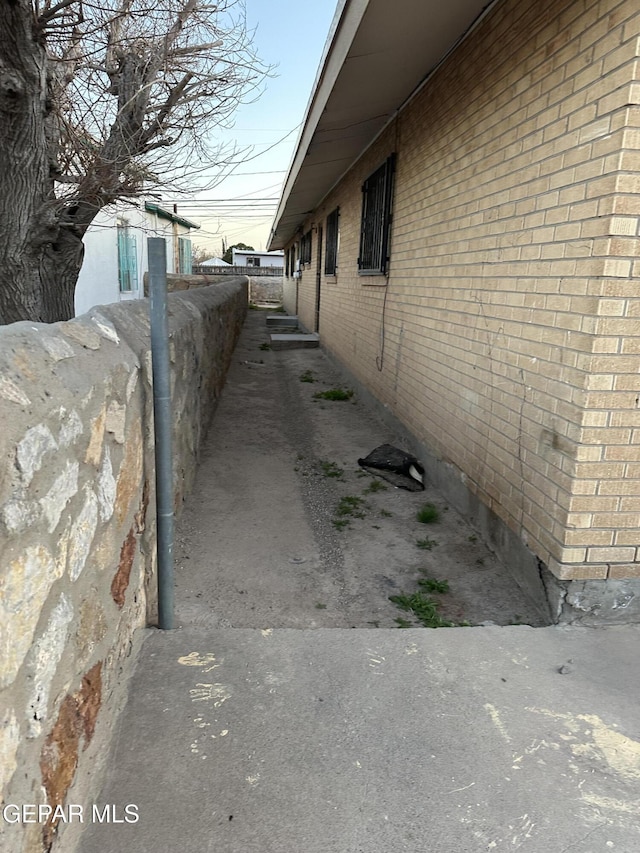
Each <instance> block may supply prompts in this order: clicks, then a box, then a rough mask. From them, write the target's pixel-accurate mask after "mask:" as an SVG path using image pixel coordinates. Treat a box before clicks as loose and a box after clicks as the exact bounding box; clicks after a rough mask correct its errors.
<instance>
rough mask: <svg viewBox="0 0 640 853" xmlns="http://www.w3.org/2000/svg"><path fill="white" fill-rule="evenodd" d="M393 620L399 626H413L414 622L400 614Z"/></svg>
mask: <svg viewBox="0 0 640 853" xmlns="http://www.w3.org/2000/svg"><path fill="white" fill-rule="evenodd" d="M393 621H394V622H395V623H396V625H397V626H398V628H411V627H412V623H411V622H409V620H408V619H403V618H402V616H398V618H397V619H394V620H393ZM376 627H377V626H376Z"/></svg>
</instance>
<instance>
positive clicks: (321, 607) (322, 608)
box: [316, 602, 327, 610]
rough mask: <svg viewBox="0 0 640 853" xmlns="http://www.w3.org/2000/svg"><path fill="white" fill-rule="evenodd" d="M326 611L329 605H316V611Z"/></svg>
mask: <svg viewBox="0 0 640 853" xmlns="http://www.w3.org/2000/svg"><path fill="white" fill-rule="evenodd" d="M326 609H327V605H326V604H321V603H320V602H318V603H317V604H316V610H326Z"/></svg>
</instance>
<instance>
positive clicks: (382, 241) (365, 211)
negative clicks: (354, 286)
mask: <svg viewBox="0 0 640 853" xmlns="http://www.w3.org/2000/svg"><path fill="white" fill-rule="evenodd" d="M395 165H396V155H395V154H392V155H391V156H390V157H388V158H387V160H386V161H385V162H384V163H383V164H382V166H380V167H379V168H378V169H376V171H375V172H373V173H372V174H371V175H369V177H368V178H367V180H366V181H365V182H364V184H363V185H362V220H361V225H360V255H359V257H358V272H360V273H361V274H363V275H380V274H383V275H384V274H385V273H386V272H387V268H388V265H389V233H390V230H391V208H392V200H393V179H394V174H395Z"/></svg>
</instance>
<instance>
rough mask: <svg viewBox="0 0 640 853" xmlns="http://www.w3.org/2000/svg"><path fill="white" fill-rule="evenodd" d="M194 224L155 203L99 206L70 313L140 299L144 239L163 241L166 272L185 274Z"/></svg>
mask: <svg viewBox="0 0 640 853" xmlns="http://www.w3.org/2000/svg"><path fill="white" fill-rule="evenodd" d="M199 227H200V226H199V225H196V223H195V222H191V221H190V220H189V219H185V218H184V217H183V216H179V215H178V214H177V213H175V212H171V211H169V210H166V209H165V208H163V207H161V206H160V205H159V204H157V203H156V202H150V201H138V202H129V203H127V204H124V203H118V204H116V205H110V206H109V207H106V208H104V209H103V210H101V211H100V213H99V214H98V215H97V216H96V218H95V219H94V221H93V222H92V224H91V226H90V227H89V229H88V231H87V233H86V234H85V236H84V239H83V243H84V246H85V253H84V262H83V264H82V269H81V270H80V276H79V278H78V284H77V286H76V294H75V307H76V315H78V314H83V313H84V312H85V311H88V310H89V309H90V308H92V307H93V306H94V305H104V304H107V303H110V302H118V301H120V300H126V299H139V298H141V296H142V295H143V287H142V282H143V276H144V273H145V272H146V271H147V270H148V262H147V237H164V238H165V240H166V244H167V272H170V273H171V272H173V273H191V237H190V235H191V231H192V230H194V229H197V228H199Z"/></svg>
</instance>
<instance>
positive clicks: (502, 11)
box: [299, 0, 640, 579]
mask: <svg viewBox="0 0 640 853" xmlns="http://www.w3.org/2000/svg"><path fill="white" fill-rule="evenodd" d="M639 36H640V10H639V9H638V5H637V2H636V0H580V2H572V1H571V0H505V1H504V2H503V3H501V4H499V5H498V6H497V7H496V8H495V9H494V10H493V11H492V13H491V14H489V15H488V16H487V17H486V18H485V20H484V21H483V22H482V23H481V24H480V25H479V27H478V28H477V29H476V30H475V31H474V32H473V33H472V34H471V35H470V37H469V38H468V39H467V40H466V41H465V42H464V43H463V44H462V45H461V47H459V48H458V50H457V51H456V52H455V53H454V54H453V55H452V56H451V57H450V58H449V59H448V60H447V62H446V63H445V64H444V65H443V66H442V67H441V68H440V69H439V70H438V71H437V72H436V74H435V75H434V77H433V78H432V79H431V81H430V82H429V83H428V84H427V85H426V86H425V87H424V88H423V89H422V91H421V92H420V93H419V94H418V95H417V96H416V97H415V98H414V99H413V100H412V101H411V102H410V104H409V105H408V106H407V107H406V108H405V109H404V110H403V111H402V112H401V113H400V115H399V116H398V117H397V119H396V120H395V121H394V122H393V123H392V124H391V125H390V126H389V127H388V128H387V129H386V131H385V132H384V133H383V134H382V135H381V137H379V138H378V140H376V142H375V143H374V144H373V146H372V147H371V148H370V149H369V150H368V151H367V152H366V153H365V154H364V155H363V157H362V158H361V160H360V161H359V162H358V163H357V164H356V165H355V167H354V168H353V169H352V170H351V171H350V172H349V174H348V175H347V176H346V177H345V178H344V179H343V181H342V182H341V183H340V184H339V186H338V187H337V188H336V189H335V190H334V191H333V192H332V193H331V195H330V196H329V197H328V198H327V199H326V200H325V202H324V203H323V205H322V207H321V208H320V209H318V210H317V211H316V212H315V213H314V214H313V216H312V217H309V219H308V220H307V221H306V223H305V224H304V229H305V230H306V229H307V228H308V227H309V226H311V225H313V224H315V223H323V222H324V218H325V217H326V215H327V214H328V213H329V212H330V211H331V210H332V209H333V208H334V207H335V206H336V205H339V206H340V249H339V256H338V272H337V275H336V276H335V277H331V278H328V279H327V278H323V282H322V300H321V318H320V329H321V338H322V342H323V344H324V345H325V346H326V347H327V348H328V349H329V350H331V351H332V352H333V353H334V354H335V355H336V356H337V357H338V358H339V359H340V360H341V361H342V362H343V363H345V364H346V365H347V366H348V367H349V369H350V371H351V372H352V373H353V374H354V376H355V377H356V378H357V379H358V380H359V381H361V382H362V383H363V385H364V386H366V387H367V388H368V389H370V390H371V391H372V392H373V394H374V395H375V396H376V397H377V398H378V399H379V400H380V401H381V402H382V403H383V404H385V405H386V406H388V407H389V408H390V409H391V411H393V413H394V414H395V415H396V416H397V417H398V418H399V419H400V420H401V421H402V422H403V423H404V424H405V425H406V426H407V428H408V429H409V430H410V432H411V433H412V435H413V436H415V437H416V438H417V439H418V440H419V441H420V442H422V443H424V444H425V445H426V446H427V447H429V448H430V450H431V451H432V452H433V453H434V454H435V455H436V456H437V457H438V458H440V459H441V460H443V461H444V462H446V463H448V464H450V465H451V466H452V467H453V469H454V470H456V471H457V472H458V476H459V478H460V479H461V480H462V481H463V482H464V483H465V484H466V487H467V488H468V489H469V490H470V492H471V493H472V494H473V495H474V496H476V497H477V498H478V499H479V500H480V501H481V502H482V503H483V504H484V505H485V506H487V507H489V508H490V510H491V511H492V512H493V513H495V515H496V516H498V517H499V518H500V519H501V520H502V521H503V522H504V523H505V524H506V525H507V526H508V528H509V529H510V530H511V531H513V532H514V533H515V534H516V535H517V536H518V537H519V538H520V539H521V541H522V542H524V544H525V545H527V546H528V548H529V549H531V551H532V552H533V553H534V554H535V555H537V556H538V557H539V558H540V559H541V560H542V561H543V562H544V563H545V564H546V565H547V566H548V567H549V568H550V569H551V571H552V572H553V573H554V574H555V575H556V576H557V577H558V578H562V579H585V578H590V579H602V578H607V577H609V578H620V577H623V578H630V577H638V576H640V562H639V559H640V553H639V550H640V549H638V547H637V546H638V543H639V542H640V402H639V401H640V396H639V395H640V378H639V376H638V373H639V370H640V320H639V315H640V298H639V296H638V284H637V280H634V279H637V277H638V275H639V274H640V239H639V238H638V233H639V225H640V170H639V167H640V37H639ZM392 151H396V152H397V155H398V158H397V174H396V187H395V202H394V217H393V227H392V237H391V262H390V270H389V276H388V280H386V279H384V278H374V277H364V276H358V274H357V256H358V243H359V227H360V212H361V192H360V187H361V184H362V182H363V180H364V179H365V178H366V177H367V176H368V175H369V174H370V173H371V172H372V171H373V170H374V169H375V168H377V167H378V166H379V165H380V164H381V163H382V162H383V161H384V160H385V158H386V157H387V156H388V155H389V154H390V153H391V152H392ZM313 252H314V254H313V257H312V264H311V266H310V267H309V268H308V269H306V270H305V271H304V272H303V276H302V281H301V284H300V292H299V314H300V317H301V320H302V322H303V323H304V324H305V325H306V326H307V327H309V328H313V311H314V305H315V263H316V245H315V234H314V248H313ZM385 285H386V286H385ZM354 329H355V333H354Z"/></svg>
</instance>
